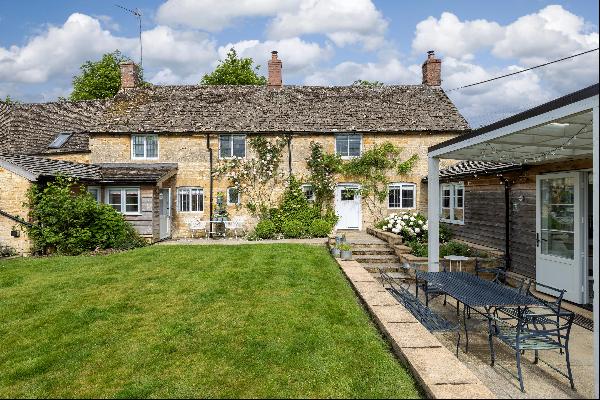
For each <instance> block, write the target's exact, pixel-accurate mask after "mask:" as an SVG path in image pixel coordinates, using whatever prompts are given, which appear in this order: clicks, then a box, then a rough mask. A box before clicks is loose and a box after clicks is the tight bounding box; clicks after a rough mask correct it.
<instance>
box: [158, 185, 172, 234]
mask: <svg viewBox="0 0 600 400" xmlns="http://www.w3.org/2000/svg"><path fill="white" fill-rule="evenodd" d="M158 200H159V205H160V213H159V214H160V239H165V238H168V237H169V236H171V189H160V193H159V195H158Z"/></svg>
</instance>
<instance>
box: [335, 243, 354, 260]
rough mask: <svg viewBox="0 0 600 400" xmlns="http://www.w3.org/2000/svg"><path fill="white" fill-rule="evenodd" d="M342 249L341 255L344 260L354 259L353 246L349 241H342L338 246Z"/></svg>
mask: <svg viewBox="0 0 600 400" xmlns="http://www.w3.org/2000/svg"><path fill="white" fill-rule="evenodd" d="M338 248H339V249H340V257H341V259H342V260H345V261H348V260H352V248H351V247H350V245H349V244H348V243H345V242H344V243H342V244H340V245H339V246H338Z"/></svg>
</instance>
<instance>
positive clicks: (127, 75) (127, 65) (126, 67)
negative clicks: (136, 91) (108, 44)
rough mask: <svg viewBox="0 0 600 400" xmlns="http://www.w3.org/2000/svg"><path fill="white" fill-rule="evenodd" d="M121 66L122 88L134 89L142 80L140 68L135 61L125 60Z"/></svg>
mask: <svg viewBox="0 0 600 400" xmlns="http://www.w3.org/2000/svg"><path fill="white" fill-rule="evenodd" d="M120 67H121V90H127V89H133V88H135V87H137V86H138V84H139V81H140V75H139V69H138V66H137V65H135V63H134V62H133V61H123V62H122V63H121V64H120Z"/></svg>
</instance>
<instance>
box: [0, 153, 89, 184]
mask: <svg viewBox="0 0 600 400" xmlns="http://www.w3.org/2000/svg"><path fill="white" fill-rule="evenodd" d="M6 164H10V165H8V166H7V165H6ZM0 165H3V166H7V167H8V169H12V170H15V167H16V169H18V170H19V172H20V173H22V174H23V175H26V177H27V178H28V179H30V180H32V181H36V180H37V179H39V178H40V177H51V176H56V175H60V174H63V175H68V176H71V177H73V178H77V179H84V180H96V179H100V178H101V175H100V167H98V166H96V165H90V164H82V163H75V162H70V161H62V160H52V159H50V158H44V157H38V156H32V155H25V154H8V153H0Z"/></svg>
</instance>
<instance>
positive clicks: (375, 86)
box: [352, 79, 383, 88]
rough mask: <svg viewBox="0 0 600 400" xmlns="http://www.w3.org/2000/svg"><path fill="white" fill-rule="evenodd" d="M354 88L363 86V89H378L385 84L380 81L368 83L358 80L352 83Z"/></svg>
mask: <svg viewBox="0 0 600 400" xmlns="http://www.w3.org/2000/svg"><path fill="white" fill-rule="evenodd" d="M352 86H363V87H372V88H378V87H382V86H383V82H379V81H367V80H364V79H357V80H355V81H354V82H353V83H352Z"/></svg>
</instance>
